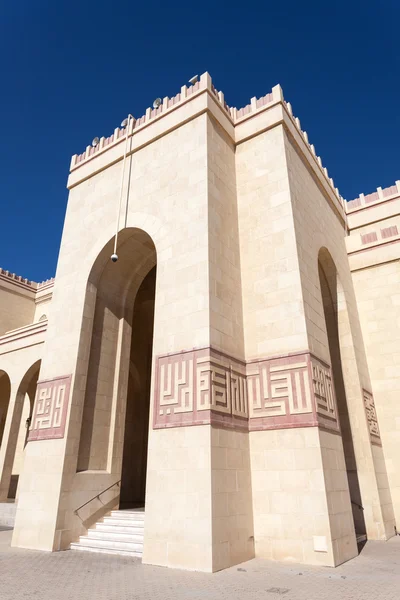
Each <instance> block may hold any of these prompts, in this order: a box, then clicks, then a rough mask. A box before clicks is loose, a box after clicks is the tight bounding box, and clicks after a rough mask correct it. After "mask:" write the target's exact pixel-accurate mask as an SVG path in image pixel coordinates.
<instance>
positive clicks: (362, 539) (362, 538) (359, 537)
mask: <svg viewBox="0 0 400 600" xmlns="http://www.w3.org/2000/svg"><path fill="white" fill-rule="evenodd" d="M356 539H357V544H361V543H362V542H366V541H367V536H366V535H365V533H356Z"/></svg>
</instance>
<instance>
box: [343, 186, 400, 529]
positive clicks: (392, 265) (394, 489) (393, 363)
mask: <svg viewBox="0 0 400 600" xmlns="http://www.w3.org/2000/svg"><path fill="white" fill-rule="evenodd" d="M346 208H347V219H348V224H349V236H348V237H347V238H346V246H347V251H348V257H349V264H350V268H351V271H352V278H353V283H354V290H355V294H356V298H357V306H358V311H359V315H360V322H361V327H362V333H363V339H364V343H365V349H366V354H367V360H368V367H369V372H370V375H371V383H372V390H373V395H374V400H375V409H376V415H377V427H378V428H379V435H380V438H381V440H382V448H379V447H377V448H376V449H375V450H376V456H375V460H376V462H377V473H378V477H379V479H380V480H381V481H382V501H383V502H384V504H386V505H387V503H388V489H387V486H388V484H389V488H390V494H391V498H392V501H393V507H394V512H395V517H396V521H397V526H398V523H399V520H400V475H399V474H400V457H399V452H398V448H399V443H400V424H399V419H398V398H399V394H400V353H399V348H400V323H399V318H398V315H399V307H400V236H399V232H400V224H399V218H400V216H399V215H400V182H397V183H396V184H395V185H393V186H390V187H388V188H385V189H383V190H382V188H378V190H377V191H376V192H373V193H371V194H368V195H364V194H361V195H360V196H359V197H358V198H356V199H355V200H352V201H350V202H348V204H347V207H346ZM383 459H384V461H385V465H386V470H387V477H388V479H387V478H386V476H385V473H384V472H383V470H384V468H383V462H382V461H383ZM385 510H388V509H387V508H386V509H385Z"/></svg>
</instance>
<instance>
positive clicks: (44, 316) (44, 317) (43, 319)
mask: <svg viewBox="0 0 400 600" xmlns="http://www.w3.org/2000/svg"><path fill="white" fill-rule="evenodd" d="M41 321H47V315H42V316H41V317H40V319H39V323H40V322H41Z"/></svg>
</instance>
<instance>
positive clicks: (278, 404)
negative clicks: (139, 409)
mask: <svg viewBox="0 0 400 600" xmlns="http://www.w3.org/2000/svg"><path fill="white" fill-rule="evenodd" d="M210 423H211V424H219V425H221V426H226V427H230V428H240V429H246V430H247V429H250V430H257V429H276V428H290V427H306V426H317V425H320V426H321V427H324V428H328V429H332V430H336V431H338V430H339V424H338V419H337V410H336V401H335V394H334V389H333V383H332V375H331V369H330V367H329V365H326V364H325V363H323V362H322V361H320V360H319V359H317V358H316V357H314V356H312V355H311V354H310V353H308V352H304V353H301V354H296V355H291V356H284V357H278V358H271V359H260V360H257V361H252V362H249V363H247V364H246V363H244V362H242V361H239V360H237V359H235V358H232V357H230V356H227V355H226V354H224V353H221V352H219V351H217V350H214V349H211V348H203V349H200V350H192V351H188V352H181V353H178V354H172V355H168V356H160V357H158V358H157V360H156V380H155V407H154V420H153V426H154V428H155V429H158V428H164V427H179V426H182V425H199V424H210Z"/></svg>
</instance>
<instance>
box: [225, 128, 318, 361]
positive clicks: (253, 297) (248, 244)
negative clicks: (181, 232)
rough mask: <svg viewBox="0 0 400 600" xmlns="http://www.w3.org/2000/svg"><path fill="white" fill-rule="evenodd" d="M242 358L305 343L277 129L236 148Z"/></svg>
mask: <svg viewBox="0 0 400 600" xmlns="http://www.w3.org/2000/svg"><path fill="white" fill-rule="evenodd" d="M236 181H237V197H238V212H239V240H240V257H241V275H242V287H243V322H244V336H245V355H246V360H251V359H254V358H259V357H269V356H274V355H277V354H278V355H279V354H280V353H286V352H290V351H297V350H303V349H304V348H306V347H307V332H306V325H305V314H304V307H303V302H302V290H301V281H300V273H299V260H298V256H297V248H296V238H295V232H294V227H293V214H292V206H291V199H290V190H289V177H288V171H287V164H286V154H285V144H284V133H283V127H282V126H280V125H278V126H276V127H274V128H272V129H269V130H268V131H266V132H265V133H260V134H259V135H257V136H255V137H251V138H250V139H247V140H246V141H244V142H243V143H241V144H239V145H238V146H237V148H236Z"/></svg>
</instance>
